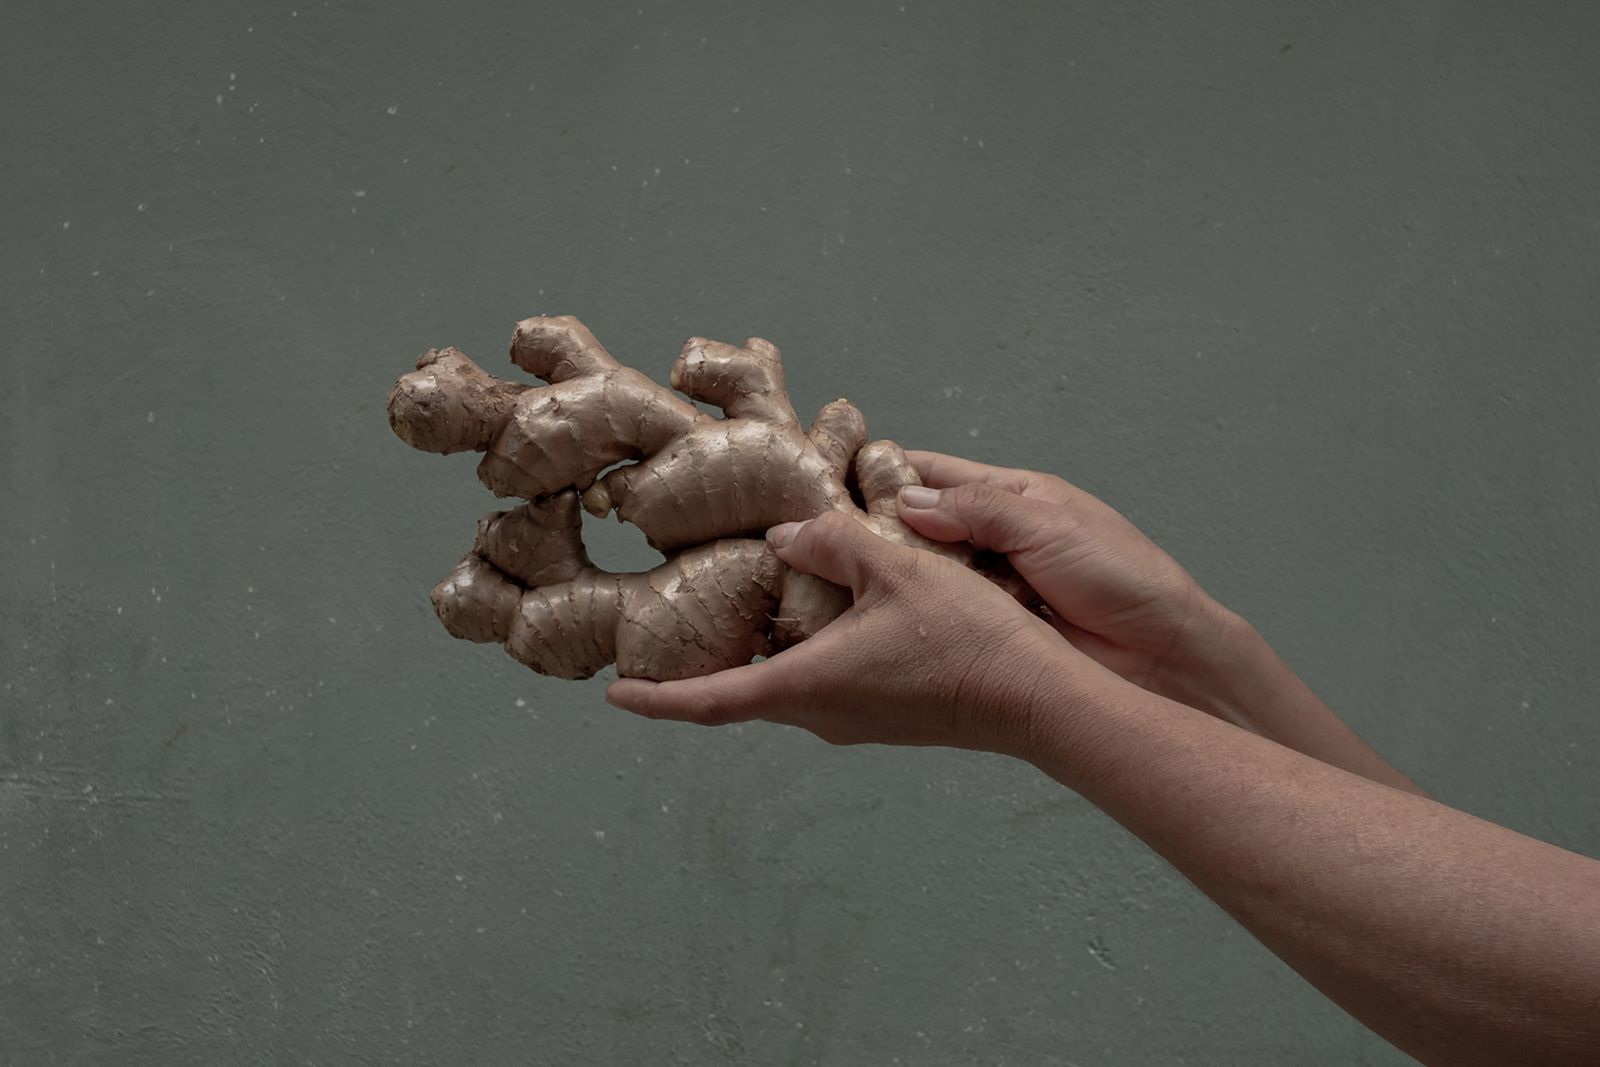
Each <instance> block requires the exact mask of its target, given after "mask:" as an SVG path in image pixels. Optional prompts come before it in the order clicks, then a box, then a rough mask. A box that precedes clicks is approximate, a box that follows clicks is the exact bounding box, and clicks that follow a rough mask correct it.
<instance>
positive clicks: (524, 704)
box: [516, 697, 528, 708]
mask: <svg viewBox="0 0 1600 1067" xmlns="http://www.w3.org/2000/svg"><path fill="white" fill-rule="evenodd" d="M516 703H517V707H519V708H525V707H527V706H528V702H527V701H526V700H523V699H522V698H521V697H518V698H517V702H516Z"/></svg>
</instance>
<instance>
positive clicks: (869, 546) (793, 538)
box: [767, 511, 916, 597]
mask: <svg viewBox="0 0 1600 1067" xmlns="http://www.w3.org/2000/svg"><path fill="white" fill-rule="evenodd" d="M767 541H768V542H769V543H770V544H771V545H772V547H773V550H774V551H775V552H777V554H778V558H779V559H781V560H783V562H785V563H787V564H788V565H789V566H791V567H793V568H794V569H795V570H797V571H804V572H805V573H806V574H814V575H816V576H817V577H818V578H821V579H823V580H824V581H829V582H832V583H834V584H835V585H843V586H848V587H849V589H850V591H851V592H852V593H854V594H855V595H856V596H857V597H860V596H861V594H862V592H864V591H865V590H866V589H867V587H868V586H870V585H872V584H873V582H875V581H877V580H879V579H880V578H882V576H883V575H884V573H885V571H887V570H890V569H892V568H896V567H898V566H900V565H901V563H902V562H903V561H902V558H901V557H902V555H903V554H908V553H915V551H916V550H915V549H911V548H905V547H903V546H900V545H895V544H890V543H889V542H888V541H885V540H884V539H883V538H881V537H879V536H878V535H877V534H875V533H873V532H872V531H871V530H869V529H867V527H866V526H865V524H863V523H861V522H859V521H857V520H856V519H854V518H851V517H850V516H849V515H845V514H843V513H841V512H837V511H829V512H826V513H824V514H822V515H818V516H817V517H816V518H814V519H808V520H807V521H805V522H786V523H784V524H782V525H781V526H774V527H773V528H772V529H771V530H768V531H767Z"/></svg>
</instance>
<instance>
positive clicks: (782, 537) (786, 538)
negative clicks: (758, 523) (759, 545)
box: [767, 522, 805, 548]
mask: <svg viewBox="0 0 1600 1067" xmlns="http://www.w3.org/2000/svg"><path fill="white" fill-rule="evenodd" d="M804 525H805V523H803V522H780V523H779V524H778V525H776V526H774V527H773V528H772V529H770V530H768V531H767V542H768V543H769V544H771V545H772V547H773V548H782V547H783V546H784V545H786V544H788V543H789V542H790V541H793V540H794V535H795V534H797V533H799V532H800V527H802V526H804Z"/></svg>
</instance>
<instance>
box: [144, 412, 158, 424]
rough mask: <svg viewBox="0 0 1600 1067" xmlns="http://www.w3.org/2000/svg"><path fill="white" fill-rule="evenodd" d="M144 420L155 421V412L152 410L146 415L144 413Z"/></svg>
mask: <svg viewBox="0 0 1600 1067" xmlns="http://www.w3.org/2000/svg"><path fill="white" fill-rule="evenodd" d="M144 421H145V422H155V421H156V413H155V412H153V411H152V412H150V413H149V414H148V415H146V416H145V417H144Z"/></svg>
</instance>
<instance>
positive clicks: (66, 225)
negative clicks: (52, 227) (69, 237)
mask: <svg viewBox="0 0 1600 1067" xmlns="http://www.w3.org/2000/svg"><path fill="white" fill-rule="evenodd" d="M61 228H62V229H63V230H70V229H72V223H70V222H63V223H62V224H61Z"/></svg>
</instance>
